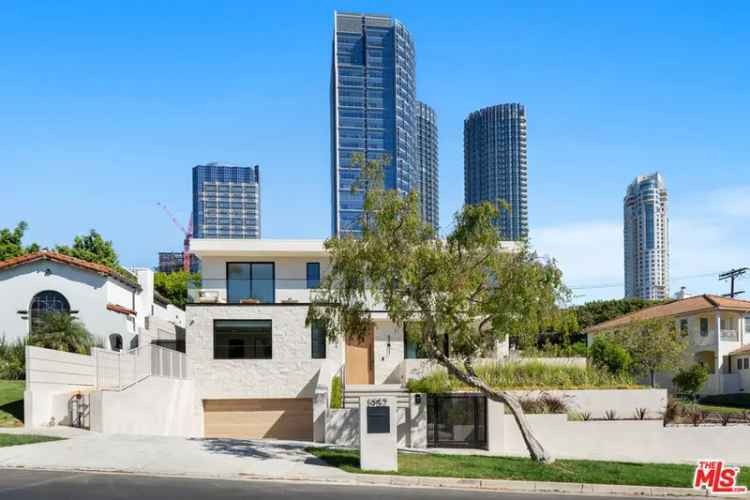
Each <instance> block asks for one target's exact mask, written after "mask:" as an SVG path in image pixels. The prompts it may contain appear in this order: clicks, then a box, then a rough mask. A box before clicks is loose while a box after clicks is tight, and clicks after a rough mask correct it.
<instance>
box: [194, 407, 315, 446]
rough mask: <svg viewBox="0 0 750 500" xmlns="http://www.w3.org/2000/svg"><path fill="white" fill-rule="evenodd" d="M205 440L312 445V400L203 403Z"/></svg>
mask: <svg viewBox="0 0 750 500" xmlns="http://www.w3.org/2000/svg"><path fill="white" fill-rule="evenodd" d="M203 413H204V415H205V434H206V437H230V438H275V439H299V440H305V441H312V438H313V416H312V399H310V398H299V399H206V400H204V401H203Z"/></svg>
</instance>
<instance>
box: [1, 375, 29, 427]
mask: <svg viewBox="0 0 750 500" xmlns="http://www.w3.org/2000/svg"><path fill="white" fill-rule="evenodd" d="M24 386H25V384H24V381H23V380H0V427H19V426H21V425H23V389H24Z"/></svg>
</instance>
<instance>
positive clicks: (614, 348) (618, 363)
mask: <svg viewBox="0 0 750 500" xmlns="http://www.w3.org/2000/svg"><path fill="white" fill-rule="evenodd" d="M591 362H592V364H593V365H594V366H595V367H597V368H601V369H606V370H607V371H609V372H610V373H612V374H615V375H619V374H623V373H625V372H626V371H627V370H628V368H629V366H630V362H631V359H630V354H629V353H628V351H626V350H625V349H624V348H623V347H622V346H620V345H617V344H615V343H614V342H612V341H611V340H609V339H608V338H606V337H604V336H602V335H599V336H597V337H596V338H595V339H594V342H593V343H592V344H591Z"/></svg>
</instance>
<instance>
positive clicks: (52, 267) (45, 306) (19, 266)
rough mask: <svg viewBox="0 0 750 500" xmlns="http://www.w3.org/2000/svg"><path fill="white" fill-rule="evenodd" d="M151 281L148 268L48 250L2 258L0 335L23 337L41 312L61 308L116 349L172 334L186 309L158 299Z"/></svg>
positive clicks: (107, 344)
mask: <svg viewBox="0 0 750 500" xmlns="http://www.w3.org/2000/svg"><path fill="white" fill-rule="evenodd" d="M153 282H154V280H153V271H151V270H150V269H143V268H134V269H132V270H131V272H130V273H127V274H126V273H124V272H121V271H119V270H116V269H112V268H109V267H107V266H105V265H102V264H97V263H93V262H88V261H85V260H81V259H77V258H75V257H71V256H68V255H64V254H61V253H58V252H54V251H50V250H42V251H39V252H33V253H30V254H27V255H23V256H19V257H14V258H11V259H6V260H4V261H0V296H2V300H0V337H5V339H6V341H12V340H14V339H17V338H24V337H26V336H27V335H29V333H30V331H31V328H32V325H33V324H34V322H35V321H37V320H38V319H39V318H40V317H41V316H42V315H43V314H44V313H47V312H51V311H63V312H69V313H71V314H73V315H74V316H75V317H76V318H77V319H78V320H80V321H81V322H82V323H83V324H84V326H85V327H86V328H87V329H88V330H89V332H91V333H92V334H93V335H94V336H95V337H96V338H98V339H101V341H102V342H103V343H104V345H105V347H107V348H110V349H114V350H120V349H128V348H132V347H135V346H137V345H138V343H139V342H141V343H142V342H143V341H151V340H155V339H157V338H158V337H159V336H162V337H164V338H166V339H170V338H175V337H176V336H177V333H178V329H181V328H182V327H183V326H184V312H183V311H181V310H180V309H179V308H176V307H175V306H173V305H171V304H169V303H168V301H166V300H165V299H163V298H162V297H160V296H159V295H158V293H156V292H155V291H154V287H153ZM157 324H158V325H159V326H160V328H158V329H157V328H156V325H157ZM159 331H161V333H159Z"/></svg>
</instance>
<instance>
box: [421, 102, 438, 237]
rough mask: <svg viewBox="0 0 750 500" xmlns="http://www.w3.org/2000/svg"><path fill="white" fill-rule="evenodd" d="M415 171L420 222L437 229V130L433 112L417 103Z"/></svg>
mask: <svg viewBox="0 0 750 500" xmlns="http://www.w3.org/2000/svg"><path fill="white" fill-rule="evenodd" d="M417 171H418V178H419V193H420V200H421V203H422V220H423V221H425V222H427V223H429V224H432V226H433V227H434V228H435V229H438V226H439V224H440V222H439V218H440V210H439V198H438V183H439V177H438V130H437V116H436V115H435V110H434V109H432V108H431V107H429V106H428V105H427V104H425V103H423V102H421V101H417Z"/></svg>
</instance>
